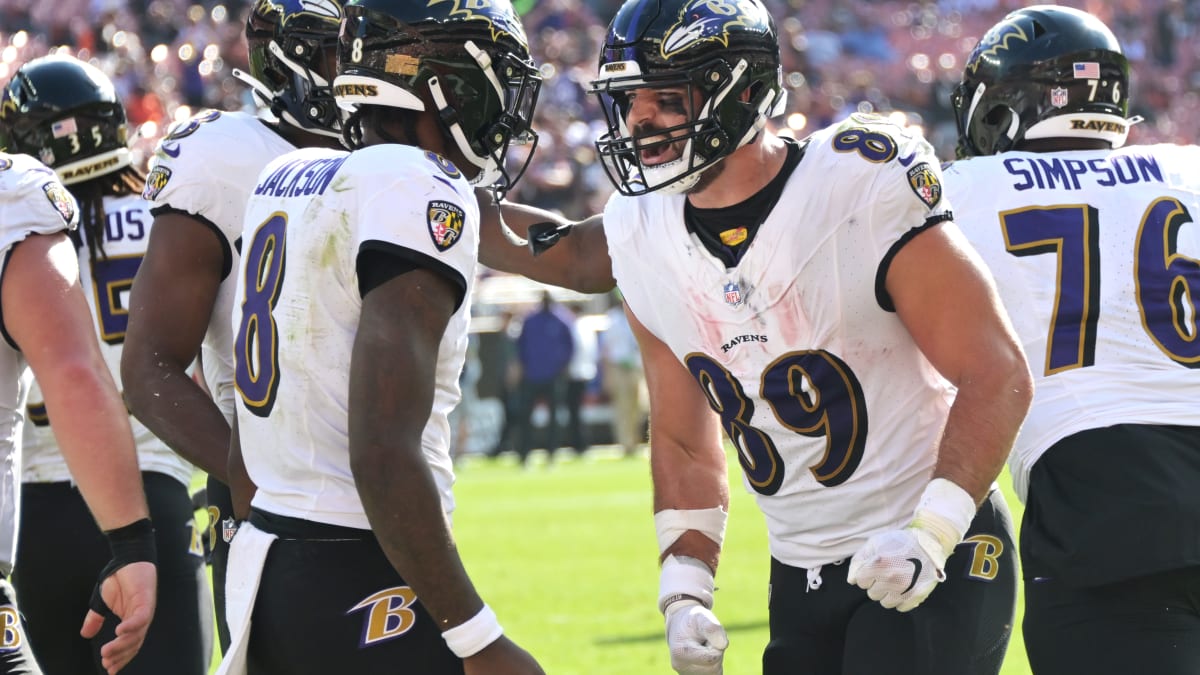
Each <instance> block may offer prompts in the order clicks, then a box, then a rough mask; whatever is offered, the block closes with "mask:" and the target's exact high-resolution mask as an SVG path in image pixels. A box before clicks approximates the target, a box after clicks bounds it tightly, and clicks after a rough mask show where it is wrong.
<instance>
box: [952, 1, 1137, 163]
mask: <svg viewBox="0 0 1200 675" xmlns="http://www.w3.org/2000/svg"><path fill="white" fill-rule="evenodd" d="M1128 96H1129V63H1128V61H1126V60H1125V56H1124V54H1122V53H1121V45H1120V44H1119V43H1118V42H1117V38H1116V36H1114V35H1113V33H1112V31H1110V30H1109V29H1108V27H1107V26H1105V25H1104V23H1103V22H1101V21H1100V20H1099V19H1097V18H1096V17H1094V16H1092V15H1091V14H1088V13H1086V12H1082V11H1079V10H1077V9H1071V8H1069V7H1058V6H1053V5H1040V6H1034V7H1026V8H1024V9H1019V10H1017V11H1015V12H1012V13H1011V14H1009V15H1008V16H1006V17H1004V19H1003V20H1001V21H1000V23H997V24H996V25H995V26H993V27H992V28H991V30H989V31H988V32H987V33H986V34H985V35H984V36H983V38H982V39H980V41H979V44H978V45H976V46H975V49H974V50H973V51H972V52H971V55H970V56H969V57H968V58H967V65H966V68H965V70H964V71H963V77H962V81H961V82H960V83H959V85H958V87H957V88H955V90H954V92H953V94H952V97H951V104H952V105H953V107H954V114H955V119H956V121H957V122H958V156H959V157H960V158H963V157H972V156H976V155H993V154H996V153H1001V152H1005V151H1007V150H1012V149H1015V148H1018V147H1019V146H1020V145H1021V144H1022V142H1023V141H1025V140H1032V139H1039V138H1089V139H1101V140H1105V141H1108V142H1109V143H1111V144H1112V147H1114V148H1117V147H1120V146H1122V145H1124V143H1125V138H1126V136H1127V135H1128V133H1129V126H1130V124H1131V121H1130V120H1128V119H1126V118H1127V116H1128V113H1129V98H1128Z"/></svg>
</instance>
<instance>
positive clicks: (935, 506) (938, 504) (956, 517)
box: [909, 478, 978, 557]
mask: <svg viewBox="0 0 1200 675" xmlns="http://www.w3.org/2000/svg"><path fill="white" fill-rule="evenodd" d="M977 510H978V507H977V506H976V505H975V499H974V498H972V497H971V495H969V494H967V491H966V490H964V489H962V488H960V487H959V486H957V485H955V484H954V483H953V482H952V481H949V480H946V479H945V478H934V479H933V480H932V481H930V482H929V485H928V486H926V487H925V492H924V493H922V494H921V501H919V502H918V503H917V510H916V512H915V513H914V514H913V519H912V523H911V524H910V525H909V527H919V528H921V529H922V530H925V531H926V532H928V533H930V534H932V535H933V536H934V537H935V538H936V539H937V541H938V544H940V545H941V547H942V550H943V551H944V552H945V554H946V557H949V556H950V554H951V553H953V552H954V547H955V546H957V545H958V543H959V542H960V541H962V538H963V535H965V534H966V533H967V529H968V528H970V527H971V521H973V520H975V512H976V511H977Z"/></svg>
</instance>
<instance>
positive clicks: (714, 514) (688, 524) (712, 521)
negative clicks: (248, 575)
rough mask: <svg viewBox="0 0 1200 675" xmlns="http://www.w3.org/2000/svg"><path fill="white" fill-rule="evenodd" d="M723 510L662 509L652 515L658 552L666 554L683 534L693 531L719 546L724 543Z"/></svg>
mask: <svg viewBox="0 0 1200 675" xmlns="http://www.w3.org/2000/svg"><path fill="white" fill-rule="evenodd" d="M728 520H729V514H728V513H726V512H725V509H723V508H721V507H719V506H714V507H712V508H711V509H664V510H662V511H659V512H658V513H655V514H654V532H655V534H657V535H658V552H659V554H660V555H661V554H663V553H666V551H667V549H668V548H670V547H671V544H674V543H675V542H676V541H679V538H680V537H682V536H683V533H684V532H687V531H688V530H695V531H697V532H699V533H700V534H703V535H704V536H706V537H708V538H709V539H711V540H713V541H715V542H716V543H717V546H720V545H721V544H722V543H723V542H724V541H725V523H726V521H728Z"/></svg>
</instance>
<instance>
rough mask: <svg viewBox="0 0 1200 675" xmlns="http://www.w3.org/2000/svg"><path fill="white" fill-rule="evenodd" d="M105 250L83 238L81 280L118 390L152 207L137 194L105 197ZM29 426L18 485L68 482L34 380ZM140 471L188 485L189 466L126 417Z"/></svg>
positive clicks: (25, 436) (141, 426)
mask: <svg viewBox="0 0 1200 675" xmlns="http://www.w3.org/2000/svg"><path fill="white" fill-rule="evenodd" d="M104 213H105V227H104V233H103V234H102V237H103V247H104V251H103V253H102V254H97V255H96V256H95V260H93V259H92V257H93V256H92V254H91V253H90V252H89V249H88V246H89V245H90V244H89V242H88V241H87V238H86V237H83V240H84V246H83V247H81V248H80V249H79V278H80V282H81V284H82V285H83V288H84V292H85V295H86V296H87V301H88V308H89V309H90V310H91V313H92V316H93V317H94V319H95V322H96V323H95V325H96V336H97V337H98V338H99V342H100V353H101V355H102V356H103V357H104V361H105V363H106V364H107V365H108V370H109V373H110V374H111V375H112V377H113V381H114V382H116V383H117V386H118V387H120V386H121V348H122V345H123V343H124V341H125V328H126V326H127V325H128V323H129V311H128V309H127V308H128V307H129V302H128V300H129V289H130V288H131V287H132V286H133V279H134V276H136V275H137V271H138V267H139V266H140V265H141V262H142V257H143V256H144V255H145V253H146V243H147V241H148V240H149V237H150V229H151V225H152V223H153V220H154V217H153V216H151V215H150V205H149V203H148V202H146V201H145V200H144V199H142V198H141V197H140V196H137V195H130V196H126V197H105V198H104ZM27 412H28V417H29V419H28V421H29V422H30V423H29V424H26V425H25V431H24V438H23V448H22V455H23V458H22V480H23V481H24V482H26V483H30V482H39V483H40V482H65V481H69V480H71V474H70V472H69V471H68V470H67V465H66V460H65V459H64V458H63V456H62V452H61V451H60V450H59V448H58V442H57V440H56V439H55V437H54V433H53V429H52V428H51V426H50V421H49V420H48V419H47V417H46V408H45V404H44V403H43V401H42V396H41V390H40V388H38V386H37V382H36V380H35V382H34V386H33V389H32V391H31V392H30V397H29V403H28V406H27ZM129 423H130V426H131V427H132V430H133V439H134V442H135V445H136V447H137V454H138V465H139V466H140V467H141V469H142V471H155V472H158V473H162V474H165V475H168V476H171V477H172V478H174V479H176V480H178V481H179V482H181V483H182V484H183V485H185V486H186V485H189V484H190V482H191V477H192V472H193V470H194V469H193V467H192V465H191V464H190V463H189V462H187V460H185V459H183V458H182V457H180V456H179V455H178V454H176V453H175V452H174V451H172V450H171V449H170V448H168V447H167V445H166V444H165V443H163V442H162V441H160V440H159V439H158V438H157V437H155V436H154V434H152V433H151V432H150V430H149V429H147V428H146V427H145V426H144V425H143V424H142V423H141V422H140V421H138V419H137V418H136V417H133V416H132V415H131V416H130V417H129Z"/></svg>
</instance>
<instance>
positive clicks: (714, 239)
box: [683, 138, 807, 267]
mask: <svg viewBox="0 0 1200 675" xmlns="http://www.w3.org/2000/svg"><path fill="white" fill-rule="evenodd" d="M783 141H784V142H785V143H787V153H788V154H787V159H785V160H784V161H783V168H781V169H780V170H779V173H778V174H776V176H775V177H774V178H772V179H771V182H770V183H767V185H766V187H764V188H763V189H761V190H759V191H758V192H756V193H755V194H754V195H753V196H751V197H750V198H749V199H746V200H745V201H742V202H739V203H737V204H734V205H733V206H722V207H719V208H715V209H702V208H699V207H696V206H692V203H691V202H690V201H686V202H685V203H684V207H683V221H684V223H686V225H687V229H688V232H694V233H695V234H696V237H697V238H699V239H700V242H701V243H702V244H704V248H706V249H708V251H709V253H712V254H713V255H715V256H717V257H718V258H720V259H721V261H722V262H724V263H725V266H726V267H733V266H735V265H737V264H738V261H739V260H741V259H742V255H743V254H745V252H746V249H748V248H750V242H752V241H754V236H755V235H756V234H758V228H759V227H760V226H761V225H762V224H763V221H765V220H766V219H767V216H769V215H770V214H771V210H772V209H774V208H775V204H776V202H778V201H779V196H780V195H781V194H783V188H784V186H785V185H787V181H788V178H790V177H791V175H792V171H793V170H795V168H796V166H797V165H798V164H800V160H801V159H802V158H803V157H804V149H805V147H807V142H806V143H803V144H801V143H798V142H796V141H795V140H793V139H790V138H784V139H783ZM739 227H742V228H745V229H746V236H745V238H744V239H743V240H742V241H740V242H737V243H734V244H726V243H725V242H723V241H721V233H722V232H728V233H730V234H732V233H734V232H735V231H736V230H737V228H739Z"/></svg>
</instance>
